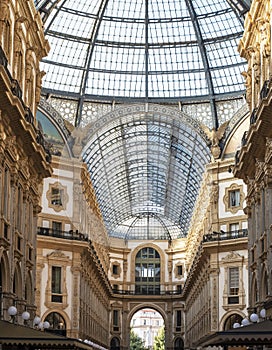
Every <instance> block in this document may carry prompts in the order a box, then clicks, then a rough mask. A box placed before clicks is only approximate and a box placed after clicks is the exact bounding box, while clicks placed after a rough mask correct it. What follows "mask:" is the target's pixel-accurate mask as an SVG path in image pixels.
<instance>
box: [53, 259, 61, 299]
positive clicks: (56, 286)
mask: <svg viewBox="0 0 272 350" xmlns="http://www.w3.org/2000/svg"><path fill="white" fill-rule="evenodd" d="M61 278H62V277H61V267H60V266H52V285H51V291H52V301H53V302H55V303H62V295H61V294H62V289H61Z"/></svg>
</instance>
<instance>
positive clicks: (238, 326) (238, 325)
mask: <svg viewBox="0 0 272 350" xmlns="http://www.w3.org/2000/svg"><path fill="white" fill-rule="evenodd" d="M240 327H241V325H240V323H238V322H235V323H234V324H233V328H240Z"/></svg>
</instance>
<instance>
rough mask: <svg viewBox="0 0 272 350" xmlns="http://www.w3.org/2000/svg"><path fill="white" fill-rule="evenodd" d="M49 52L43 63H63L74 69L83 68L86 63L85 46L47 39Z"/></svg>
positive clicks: (62, 39) (67, 41) (52, 38)
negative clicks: (48, 40)
mask: <svg viewBox="0 0 272 350" xmlns="http://www.w3.org/2000/svg"><path fill="white" fill-rule="evenodd" d="M49 38H50V44H51V50H50V51H49V54H48V56H47V57H46V59H45V61H47V62H48V61H53V62H52V63H53V64H55V63H63V64H65V65H67V66H68V65H71V66H74V67H75V69H78V68H82V67H84V65H85V63H86V53H87V47H88V46H87V45H86V44H83V43H80V42H77V41H71V40H67V39H64V38H56V37H49Z"/></svg>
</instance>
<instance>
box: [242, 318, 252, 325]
mask: <svg viewBox="0 0 272 350" xmlns="http://www.w3.org/2000/svg"><path fill="white" fill-rule="evenodd" d="M241 323H242V326H248V325H249V324H250V322H249V320H248V319H247V318H244V319H242V322H241Z"/></svg>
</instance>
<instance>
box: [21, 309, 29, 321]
mask: <svg viewBox="0 0 272 350" xmlns="http://www.w3.org/2000/svg"><path fill="white" fill-rule="evenodd" d="M22 319H23V320H24V321H28V320H29V319H30V313H29V312H28V311H24V312H23V313H22Z"/></svg>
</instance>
